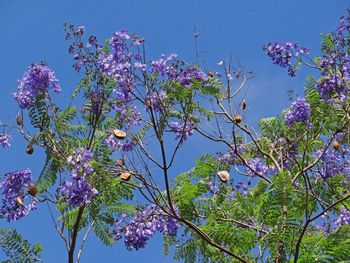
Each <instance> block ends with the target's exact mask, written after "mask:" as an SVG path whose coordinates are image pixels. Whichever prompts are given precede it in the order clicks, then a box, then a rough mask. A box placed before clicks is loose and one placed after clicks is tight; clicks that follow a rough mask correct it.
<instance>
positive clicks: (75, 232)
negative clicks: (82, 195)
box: [68, 206, 85, 263]
mask: <svg viewBox="0 0 350 263" xmlns="http://www.w3.org/2000/svg"><path fill="white" fill-rule="evenodd" d="M84 208H85V206H82V207H79V211H78V215H77V220H76V221H75V223H74V226H73V233H72V242H71V244H70V247H69V251H68V262H69V263H74V250H75V245H76V243H77V237H78V232H79V225H80V221H81V218H82V216H83V212H84Z"/></svg>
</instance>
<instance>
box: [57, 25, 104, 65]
mask: <svg viewBox="0 0 350 263" xmlns="http://www.w3.org/2000/svg"><path fill="white" fill-rule="evenodd" d="M64 27H65V30H66V39H73V43H72V44H71V45H70V46H69V48H68V52H69V53H70V54H73V56H74V64H73V68H74V69H75V70H76V71H77V72H79V71H80V70H81V68H82V67H83V66H85V67H91V66H92V65H94V61H95V60H96V59H97V57H98V54H99V53H100V52H101V48H102V47H101V46H100V45H99V44H98V43H97V39H96V37H95V36H90V37H89V39H88V43H87V44H85V43H83V41H82V37H83V35H84V33H85V27H84V26H78V27H74V26H73V25H70V24H68V23H66V24H65V25H64Z"/></svg>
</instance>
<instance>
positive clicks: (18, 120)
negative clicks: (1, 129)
mask: <svg viewBox="0 0 350 263" xmlns="http://www.w3.org/2000/svg"><path fill="white" fill-rule="evenodd" d="M16 122H17V124H18V125H23V121H22V119H21V117H19V115H17V116H16Z"/></svg>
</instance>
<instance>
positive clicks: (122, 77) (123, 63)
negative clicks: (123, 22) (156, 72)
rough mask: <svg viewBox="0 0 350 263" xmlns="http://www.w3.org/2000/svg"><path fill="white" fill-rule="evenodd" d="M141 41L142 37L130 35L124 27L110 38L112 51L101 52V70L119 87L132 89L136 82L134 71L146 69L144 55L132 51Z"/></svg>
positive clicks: (99, 64)
mask: <svg viewBox="0 0 350 263" xmlns="http://www.w3.org/2000/svg"><path fill="white" fill-rule="evenodd" d="M141 43H142V41H141V40H140V38H138V37H136V36H135V35H130V34H129V32H128V31H127V30H125V29H124V30H121V31H117V32H115V33H114V34H113V36H112V37H111V38H110V40H109V45H110V46H111V48H112V52H111V53H110V54H105V53H101V54H100V57H99V61H98V66H99V68H100V70H101V71H102V72H103V73H105V74H107V75H108V76H111V77H112V78H113V79H114V80H115V81H116V82H117V87H118V89H119V88H122V89H124V90H127V91H130V90H132V89H133V88H134V86H135V84H136V80H135V77H134V72H135V71H136V70H140V71H141V72H143V71H144V70H145V67H146V65H144V64H143V63H142V59H141V58H142V56H141V55H140V54H139V52H132V48H133V47H135V46H138V45H140V44H141Z"/></svg>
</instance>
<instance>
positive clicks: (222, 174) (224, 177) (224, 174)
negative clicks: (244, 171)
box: [218, 171, 230, 183]
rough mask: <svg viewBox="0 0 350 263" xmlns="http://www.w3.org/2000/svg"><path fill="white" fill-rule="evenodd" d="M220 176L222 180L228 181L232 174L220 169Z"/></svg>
mask: <svg viewBox="0 0 350 263" xmlns="http://www.w3.org/2000/svg"><path fill="white" fill-rule="evenodd" d="M218 176H219V178H220V180H221V181H222V182H224V183H226V182H227V181H228V180H230V174H229V173H228V171H219V172H218Z"/></svg>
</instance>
